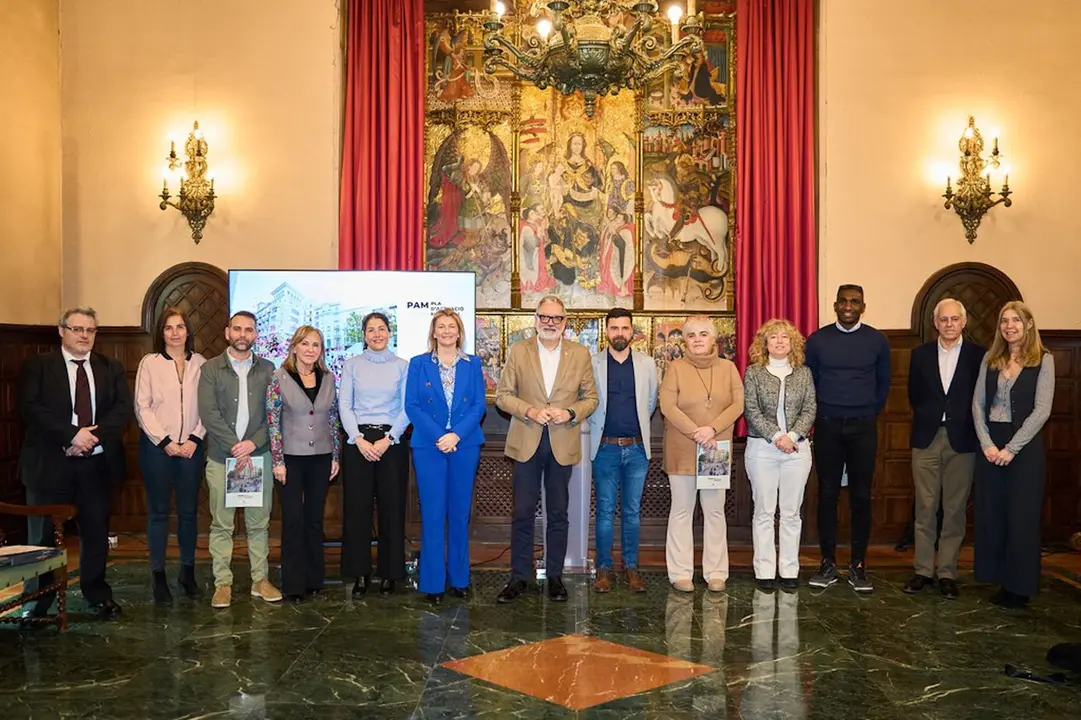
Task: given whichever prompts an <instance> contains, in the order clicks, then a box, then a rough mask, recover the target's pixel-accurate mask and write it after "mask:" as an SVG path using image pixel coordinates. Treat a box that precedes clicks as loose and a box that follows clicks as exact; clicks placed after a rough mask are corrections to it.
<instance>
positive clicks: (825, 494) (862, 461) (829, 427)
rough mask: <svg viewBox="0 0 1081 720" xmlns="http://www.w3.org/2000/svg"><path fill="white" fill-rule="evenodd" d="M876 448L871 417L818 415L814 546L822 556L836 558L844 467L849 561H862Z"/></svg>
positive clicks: (868, 527) (868, 530)
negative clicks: (849, 528) (849, 525)
mask: <svg viewBox="0 0 1081 720" xmlns="http://www.w3.org/2000/svg"><path fill="white" fill-rule="evenodd" d="M877 452H878V421H877V419H876V418H875V417H864V418H821V417H820V418H818V419H817V420H816V421H815V436H814V458H815V464H816V465H817V469H818V546H819V549H820V550H821V552H822V558H823V559H829V560H833V561H836V560H837V501H838V500H839V499H840V497H841V476H842V475H843V474H844V471H845V468H846V467H847V468H848V503H849V507H850V508H851V511H852V559H851V562H852V564H853V565H857V564H859V563H861V562H863V561H864V558H865V557H866V555H867V543H868V542H869V541H870V539H871V482H872V481H873V480H874V476H875V455H876V454H877Z"/></svg>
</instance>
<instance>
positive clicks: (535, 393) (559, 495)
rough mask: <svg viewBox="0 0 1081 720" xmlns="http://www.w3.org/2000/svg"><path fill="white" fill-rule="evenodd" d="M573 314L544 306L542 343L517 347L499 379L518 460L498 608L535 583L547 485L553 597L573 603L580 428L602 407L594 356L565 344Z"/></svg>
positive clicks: (500, 402) (553, 301)
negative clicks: (537, 522)
mask: <svg viewBox="0 0 1081 720" xmlns="http://www.w3.org/2000/svg"><path fill="white" fill-rule="evenodd" d="M566 326H567V311H566V309H565V308H564V305H563V301H562V300H560V299H559V298H558V297H555V296H554V295H549V296H547V297H545V298H543V299H542V300H541V301H540V303H539V304H538V305H537V318H536V328H537V337H532V338H528V339H526V340H522V341H520V342H516V343H514V345H513V346H511V348H510V352H509V353H508V356H507V363H506V366H505V367H504V368H503V373H502V375H501V376H500V378H499V387H498V388H497V389H496V393H495V403H496V405H497V406H498V407H499V409H500V410H502V411H503V412H505V413H508V414H510V415H511V416H512V417H511V421H510V429H509V430H508V432H507V446H506V450H505V452H506V454H507V456H508V457H510V458H511V459H512V460H514V461H515V462H514V479H513V486H514V516H513V520H512V521H511V544H510V547H511V578H510V582H508V583H507V585H506V587H504V588H503V590H502V591H500V593H499V598H498V602H500V603H509V602H514V601H515V600H517V599H518V597H519V596H520V595H521V594H522V592H523V591H524V590H525V589H526V587H527V586H528V582H527V578H531V577H535V576H536V575H535V570H534V568H533V522H534V517H535V516H536V512H537V501H538V500H539V499H540V490H541V483H543V484H544V496H545V501H546V507H547V510H548V523H547V529H546V533H545V534H546V537H545V543H546V546H547V549H548V552H547V561H546V568H545V573H546V578H547V583H548V597H549V598H550V599H551V600H553V601H554V602H566V601H567V588H566V586H564V585H563V561H564V559H565V557H566V554H567V530H568V521H567V505H568V503H569V501H570V497H569V496H570V479H571V468H572V467H573V466H574V465H575V464H576V463H577V462H578V461H579V460H581V459H582V443H581V439H580V433H581V429H580V428H579V427H578V424H579V423H581V422H582V421H584V420H586V419H587V418H588V417H589V415H590V413H592V412H593V411H594V410H595V409H596V407H597V388H596V386H595V385H594V383H593V370H592V368H591V367H590V362H589V351H588V350H586V349H585V348H584V347H582V346H581V345H579V344H578V343H576V342H571V341H570V340H564V339H563V331H564V329H565V328H566Z"/></svg>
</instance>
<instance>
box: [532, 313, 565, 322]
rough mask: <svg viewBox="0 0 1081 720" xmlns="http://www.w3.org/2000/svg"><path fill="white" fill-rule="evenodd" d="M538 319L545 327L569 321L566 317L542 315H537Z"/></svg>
mask: <svg viewBox="0 0 1081 720" xmlns="http://www.w3.org/2000/svg"><path fill="white" fill-rule="evenodd" d="M537 319H538V320H540V321H541V323H543V324H545V325H558V324H559V323H561V322H563V321H564V320H566V319H567V316H566V315H541V314H540V313H537Z"/></svg>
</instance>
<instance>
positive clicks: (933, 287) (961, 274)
mask: <svg viewBox="0 0 1081 720" xmlns="http://www.w3.org/2000/svg"><path fill="white" fill-rule="evenodd" d="M945 298H954V299H956V300H960V301H961V302H962V303H964V306H965V310H966V311H968V326H967V327H966V328H965V335H966V336H967V337H970V338H972V340H973V341H975V342H977V343H979V344H980V345H982V346H983V347H985V348H989V347H991V341H992V340H994V337H995V332H996V330H997V326H998V311H999V310H1000V309H1002V306H1003V305H1005V304H1006V303H1007V302H1008V301H1010V300H1023V299H1024V298H1022V297H1021V291H1020V290H1018V289H1017V285H1015V284H1014V282H1013V280H1010V278H1009V277H1008V276H1007V275H1006V274H1005V273H1003V272H1002V271H1001V270H999V269H998V268H995V267H992V266H990V265H984V264H982V263H958V264H957V265H950V266H948V267H944V268H942V269H941V270H939V271H938V272H937V273H935V274H934V275H932V276H931V278H930V279H929V280H928V281H927V282H926V283H924V285H923V288H922V289H921V290H920V292H919V293H918V294H917V295H916V302H915V303H914V304H913V306H912V327H913V328H914V329H915V330H916V332H917V333H918V334H919V336H920V337H921V338H922V339H923V341H924V342H929V341H931V340H934V339H935V337H937V335H936V333H935V325H934V321H933V318H932V317H931V316H932V314H933V313H934V309H935V305H937V304H938V302H939V301H940V300H943V299H945Z"/></svg>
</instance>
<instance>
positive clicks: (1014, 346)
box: [972, 300, 1055, 608]
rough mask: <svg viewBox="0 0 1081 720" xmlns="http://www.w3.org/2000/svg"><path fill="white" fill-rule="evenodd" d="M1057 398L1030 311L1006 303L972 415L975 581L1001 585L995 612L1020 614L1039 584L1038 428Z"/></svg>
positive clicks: (1050, 363) (1041, 463)
mask: <svg viewBox="0 0 1081 720" xmlns="http://www.w3.org/2000/svg"><path fill="white" fill-rule="evenodd" d="M1054 396H1055V361H1054V358H1053V357H1052V356H1051V353H1049V352H1048V351H1047V348H1045V347H1044V346H1043V343H1042V342H1040V332H1039V330H1037V329H1036V321H1035V320H1033V318H1032V311H1031V310H1029V309H1028V307H1027V306H1026V305H1025V304H1024V303H1022V302H1020V301H1016V300H1015V301H1011V302H1008V303H1006V305H1004V306H1003V308H1002V310H1001V311H1000V312H999V314H998V332H997V333H995V340H994V343H993V344H992V345H991V350H990V351H989V352H988V353H987V355H986V356H985V357H984V359H983V362H982V363H981V364H980V374H979V377H978V379H977V380H976V392H975V395H974V397H973V399H972V415H973V420H974V421H975V425H976V435H977V436H978V437H979V440H980V447H981V448H982V450H983V454H982V456H978V457H977V460H976V514H975V535H976V543H975V550H976V580H977V581H978V582H988V583H995V584H999V585H1001V586H1002V587H1001V588H1000V589H999V591H998V592H996V593H995V594H994V595H993V596H992V597H991V602H992V603H994V604H995V605H998V606H1000V607H1006V608H1022V607H1025V605H1027V604H1028V601H1029V598H1031V597H1032V596H1033V595H1035V594H1036V591H1037V590H1038V588H1039V585H1040V514H1041V510H1042V508H1043V488H1044V476H1045V470H1046V468H1045V460H1044V449H1043V426H1044V423H1046V422H1047V418H1048V416H1050V414H1051V402H1052V400H1054Z"/></svg>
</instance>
